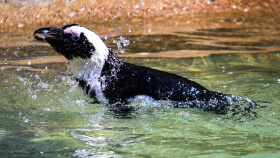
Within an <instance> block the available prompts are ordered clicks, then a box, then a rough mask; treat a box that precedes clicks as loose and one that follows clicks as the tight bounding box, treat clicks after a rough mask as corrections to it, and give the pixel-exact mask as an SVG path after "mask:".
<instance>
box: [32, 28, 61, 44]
mask: <svg viewBox="0 0 280 158" xmlns="http://www.w3.org/2000/svg"><path fill="white" fill-rule="evenodd" d="M33 36H34V38H35V39H36V40H38V41H44V42H50V41H56V40H58V39H60V38H62V37H63V31H62V29H61V28H58V27H45V28H40V29H38V30H36V31H35V32H34V34H33Z"/></svg>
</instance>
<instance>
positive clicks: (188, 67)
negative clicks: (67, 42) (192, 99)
mask: <svg viewBox="0 0 280 158" xmlns="http://www.w3.org/2000/svg"><path fill="white" fill-rule="evenodd" d="M33 30H35V28H29V30H23V31H20V30H16V31H10V32H9V31H7V32H3V33H1V34H0V37H1V38H0V39H1V43H0V46H1V48H0V59H1V60H0V95H1V97H0V120H1V121H0V142H1V143H0V157H240V156H244V157H279V156H280V132H279V131H280V123H279V121H280V116H279V113H280V108H279V105H280V100H279V94H280V51H279V45H280V43H279V40H280V35H279V33H278V32H279V28H277V27H265V28H264V27H241V26H240V27H237V28H227V27H219V28H209V29H205V28H204V29H199V28H197V29H196V30H193V31H189V28H183V27H182V28H181V29H179V30H178V29H174V31H172V32H171V31H169V32H161V33H160V32H157V33H155V34H137V33H136V34H126V35H122V34H121V33H119V34H117V35H116V37H113V38H112V36H113V35H111V37H109V36H108V37H109V38H108V39H106V40H105V42H106V43H107V44H108V45H109V46H111V47H112V48H113V49H114V50H115V51H118V50H119V49H118V47H117V45H116V44H115V43H116V42H115V43H114V42H113V41H114V40H115V41H117V40H119V39H120V35H122V39H123V38H124V39H123V40H124V41H125V40H129V41H130V42H129V45H126V46H124V44H123V42H119V43H120V45H121V46H123V47H122V48H121V50H122V51H123V50H125V53H124V54H122V53H121V52H120V53H119V54H120V56H121V57H122V58H123V59H125V60H127V61H128V62H131V63H135V64H138V65H145V66H148V67H152V68H155V69H160V70H164V71H168V72H172V73H176V74H179V75H181V76H186V77H187V78H189V79H192V80H194V81H196V82H198V83H200V84H202V85H203V86H205V87H207V88H208V89H211V90H215V91H218V92H223V93H229V94H234V95H238V96H242V97H247V98H250V99H252V100H254V101H256V102H258V103H260V104H261V105H263V106H266V107H265V108H258V109H256V112H257V113H258V117H257V119H256V120H255V121H250V120H247V119H246V118H236V117H230V116H225V115H216V114H212V113H209V112H204V111H201V110H198V109H176V108H171V107H170V106H168V103H167V102H160V101H159V102H141V101H140V102H137V103H134V104H133V105H131V106H134V107H137V110H136V111H135V112H132V113H130V114H128V115H126V116H125V117H124V116H120V115H118V114H116V113H114V112H113V111H112V110H110V108H108V106H106V105H98V104H91V103H90V102H91V99H90V98H88V97H87V96H85V95H84V94H83V92H82V91H81V90H80V89H79V87H78V86H77V84H76V82H75V80H74V79H73V78H72V77H71V73H70V72H68V71H67V67H68V64H67V62H66V60H65V59H64V58H63V57H62V56H60V55H58V54H56V53H55V52H53V51H52V49H51V48H50V47H49V46H48V45H47V44H44V43H39V42H36V41H34V40H33V39H32V32H33ZM134 30H136V29H134ZM102 36H103V37H105V36H106V33H104V32H103V34H102ZM210 54H211V55H210ZM225 118H228V119H225ZM238 119H241V120H242V121H243V122H240V121H238Z"/></svg>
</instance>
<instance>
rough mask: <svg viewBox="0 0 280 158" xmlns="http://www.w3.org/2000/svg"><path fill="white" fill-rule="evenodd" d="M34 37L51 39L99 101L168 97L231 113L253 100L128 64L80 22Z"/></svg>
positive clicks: (184, 104) (38, 32)
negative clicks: (238, 106)
mask: <svg viewBox="0 0 280 158" xmlns="http://www.w3.org/2000/svg"><path fill="white" fill-rule="evenodd" d="M34 38H35V39H37V40H39V41H46V42H48V43H49V44H50V45H51V46H52V47H53V48H54V49H55V50H56V51H57V52H58V53H60V54H62V55H64V56H65V57H66V58H67V59H68V61H69V64H70V69H71V72H72V73H73V75H74V77H75V78H76V80H77V81H78V82H79V85H80V86H81V87H82V88H83V89H84V90H85V91H86V93H87V94H89V95H90V96H91V97H93V98H95V99H96V100H97V101H98V102H102V103H110V104H115V103H118V104H119V103H121V104H126V103H129V102H131V101H135V100H138V99H153V100H168V101H174V102H176V106H178V107H181V106H182V107H190V108H201V109H204V110H207V111H213V112H215V113H227V110H228V109H229V107H230V106H232V105H235V104H240V103H242V102H245V103H247V104H248V109H252V108H253V107H254V106H255V103H254V102H253V101H251V100H250V99H243V98H241V97H238V96H233V95H227V94H223V93H217V92H214V91H210V90H208V89H206V88H205V87H203V86H201V85H200V84H198V83H196V82H194V81H190V80H188V79H187V78H184V77H181V76H178V75H175V74H171V73H167V72H163V71H159V70H155V69H152V68H148V67H144V66H137V65H134V64H130V63H127V62H125V61H123V60H122V59H121V58H119V57H118V56H117V54H116V53H114V52H113V51H112V50H111V49H110V48H108V47H107V46H106V45H105V43H104V42H103V41H102V40H101V39H100V37H99V36H98V35H96V34H95V33H94V32H93V31H91V30H89V29H87V28H85V27H82V26H79V25H77V24H72V25H67V26H64V27H62V28H57V27H46V28H41V29H38V30H36V31H35V32H34Z"/></svg>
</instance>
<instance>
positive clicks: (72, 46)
mask: <svg viewBox="0 0 280 158" xmlns="http://www.w3.org/2000/svg"><path fill="white" fill-rule="evenodd" d="M46 35H47V36H46ZM34 37H35V39H37V40H40V41H46V42H48V43H50V45H51V46H52V47H53V48H54V49H55V50H56V51H57V52H58V53H60V54H62V55H64V56H65V57H66V58H67V59H68V61H69V64H70V69H71V72H72V73H73V75H74V77H75V78H77V79H80V80H84V81H86V83H87V84H88V85H90V87H91V89H90V90H94V91H95V94H96V97H97V99H98V100H99V101H103V102H105V103H106V102H108V101H107V99H106V98H105V97H104V96H103V94H102V88H101V83H100V82H101V81H102V79H101V71H102V68H103V65H104V63H105V61H106V59H107V57H108V54H109V50H108V48H107V46H106V45H105V43H104V42H103V41H102V40H101V38H100V37H99V36H98V35H97V34H95V33H94V32H93V31H91V30H89V29H87V28H85V27H81V26H79V25H76V24H74V25H68V26H64V27H62V28H57V27H47V28H41V29H39V30H37V31H35V33H34Z"/></svg>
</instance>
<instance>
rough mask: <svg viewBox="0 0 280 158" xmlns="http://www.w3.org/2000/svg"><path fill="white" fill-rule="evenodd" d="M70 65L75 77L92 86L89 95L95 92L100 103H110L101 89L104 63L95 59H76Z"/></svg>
mask: <svg viewBox="0 0 280 158" xmlns="http://www.w3.org/2000/svg"><path fill="white" fill-rule="evenodd" d="M69 64H70V70H71V72H72V73H73V76H74V77H75V78H77V79H79V80H83V81H85V82H86V83H87V85H88V86H90V90H89V92H88V94H90V92H91V91H94V92H95V95H96V98H97V99H98V101H100V102H102V103H108V99H106V98H105V96H104V94H103V93H102V87H101V82H102V81H103V79H102V77H101V71H102V68H103V62H102V61H99V60H98V59H94V58H91V59H83V58H74V59H72V60H70V61H69Z"/></svg>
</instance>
